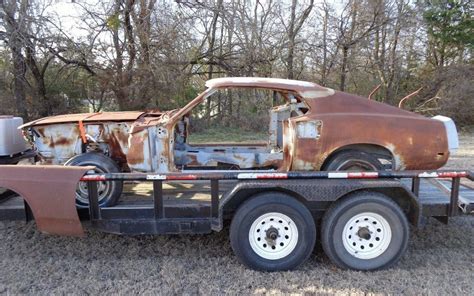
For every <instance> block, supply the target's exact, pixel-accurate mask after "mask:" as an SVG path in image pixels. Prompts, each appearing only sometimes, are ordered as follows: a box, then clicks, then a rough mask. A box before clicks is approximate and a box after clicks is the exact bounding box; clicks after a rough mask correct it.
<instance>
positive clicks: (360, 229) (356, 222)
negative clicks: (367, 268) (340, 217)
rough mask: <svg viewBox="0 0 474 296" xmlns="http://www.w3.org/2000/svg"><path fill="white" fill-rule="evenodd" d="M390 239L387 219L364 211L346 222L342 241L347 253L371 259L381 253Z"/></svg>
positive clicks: (390, 231)
mask: <svg viewBox="0 0 474 296" xmlns="http://www.w3.org/2000/svg"><path fill="white" fill-rule="evenodd" d="M391 240H392V229H391V228H390V224H389V223H388V221H387V220H386V219H385V218H384V217H382V216H381V215H379V214H376V213H372V212H365V213H361V214H358V215H356V216H354V217H352V218H351V219H349V221H348V222H347V223H346V225H345V226H344V230H343V232H342V242H343V244H344V248H345V249H346V251H347V252H349V254H351V255H352V256H354V257H356V258H359V259H366V260H368V259H373V258H377V257H378V256H380V255H382V254H383V253H384V252H385V251H386V250H387V248H388V246H389V245H390V242H391Z"/></svg>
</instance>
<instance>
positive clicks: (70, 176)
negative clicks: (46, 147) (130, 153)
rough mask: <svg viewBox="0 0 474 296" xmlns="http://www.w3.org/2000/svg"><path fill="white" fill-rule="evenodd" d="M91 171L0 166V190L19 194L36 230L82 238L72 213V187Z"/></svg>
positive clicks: (74, 213)
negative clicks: (31, 215)
mask: <svg viewBox="0 0 474 296" xmlns="http://www.w3.org/2000/svg"><path fill="white" fill-rule="evenodd" d="M93 169H94V167H65V166H40V165H24V166H23V165H21V166H20V165H4V166H0V187H2V188H5V189H8V190H11V191H14V192H16V193H17V194H19V195H20V196H21V197H22V198H23V199H24V200H25V201H26V203H27V204H28V206H29V207H30V208H31V211H32V213H33V217H34V219H35V221H36V225H37V227H38V230H40V231H41V232H44V233H47V234H58V235H70V236H83V235H84V230H83V228H82V225H81V222H80V220H79V216H78V214H77V209H76V202H75V199H76V187H77V183H78V182H79V180H80V179H81V177H82V176H83V175H84V174H85V173H86V172H87V171H89V170H93Z"/></svg>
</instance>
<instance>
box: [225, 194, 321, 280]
mask: <svg viewBox="0 0 474 296" xmlns="http://www.w3.org/2000/svg"><path fill="white" fill-rule="evenodd" d="M265 224H266V225H265ZM315 242H316V227H315V223H314V219H313V216H312V215H311V213H310V211H309V210H308V208H307V207H306V206H305V205H304V204H302V203H301V202H299V201H297V200H296V199H294V198H293V197H292V196H289V195H287V194H284V193H280V192H266V193H261V194H258V195H256V196H255V197H253V198H251V199H250V200H248V201H246V202H244V203H243V204H242V205H241V206H240V207H239V208H238V210H237V212H236V213H235V215H234V217H233V219H232V222H231V226H230V243H231V247H232V249H233V250H234V253H235V255H236V256H237V258H238V259H239V260H240V261H241V262H242V263H243V264H245V265H247V266H248V267H250V268H252V269H256V270H262V271H279V270H290V269H294V268H296V267H298V266H299V265H301V264H302V263H303V262H305V261H306V260H307V259H308V258H309V256H310V255H311V253H312V251H313V249H314V244H315Z"/></svg>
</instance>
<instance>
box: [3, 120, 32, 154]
mask: <svg viewBox="0 0 474 296" xmlns="http://www.w3.org/2000/svg"><path fill="white" fill-rule="evenodd" d="M22 124H23V119H22V118H21V117H13V116H9V115H2V116H0V156H7V155H13V154H17V153H20V152H23V151H25V150H26V141H25V139H24V138H23V135H22V133H21V130H20V129H18V127H19V126H20V125H22Z"/></svg>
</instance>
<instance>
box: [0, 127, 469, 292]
mask: <svg viewBox="0 0 474 296" xmlns="http://www.w3.org/2000/svg"><path fill="white" fill-rule="evenodd" d="M461 143H462V146H464V148H463V149H461V150H460V153H459V154H458V155H457V156H456V157H453V159H452V160H451V161H450V163H449V164H448V167H453V168H454V167H466V166H471V167H472V164H473V159H474V158H473V157H472V156H473V154H474V140H473V137H472V135H466V136H463V137H461ZM466 147H468V148H466ZM469 158H470V159H469ZM473 243H474V219H473V217H472V216H470V217H456V218H452V219H451V220H450V223H449V225H444V224H441V223H439V222H437V221H436V220H434V219H430V220H428V222H427V224H426V225H425V226H424V228H422V229H413V230H412V231H411V235H410V243H409V247H408V251H407V253H406V254H405V256H403V257H402V259H401V261H400V262H399V263H398V264H397V265H395V266H394V267H392V268H390V269H388V270H383V271H377V272H356V271H346V270H341V269H338V268H336V267H335V266H334V265H333V264H331V262H330V261H329V260H328V259H327V257H326V256H325V255H324V254H323V253H322V251H321V248H320V247H317V248H316V250H315V252H314V254H313V256H311V258H310V260H309V261H308V262H307V263H305V264H304V265H303V266H302V267H300V268H299V269H298V270H295V271H291V272H275V273H264V272H256V271H252V270H249V269H246V268H245V267H244V266H242V265H241V264H240V263H239V262H238V261H237V259H236V258H235V256H234V255H233V253H232V251H231V248H230V244H229V240H228V230H224V231H222V232H220V233H214V234H211V235H203V236H138V237H124V236H116V235H111V234H104V233H100V232H97V231H94V230H88V231H87V236H86V237H85V238H69V237H57V236H47V235H43V234H41V233H39V232H38V231H37V230H36V226H35V224H34V223H28V224H25V223H23V222H0V254H2V256H1V261H0V270H1V276H0V293H1V294H35V295H51V294H71V293H73V294H83V295H87V294H99V293H100V294H103V293H104V294H138V293H143V294H224V293H228V294H282V293H285V294H290V293H291V294H321V293H322V294H336V293H337V294H356V295H358V294H367V293H368V294H409V295H413V294H436V295H449V294H454V295H468V294H471V295H472V293H473V291H474V247H473V245H474V244H473Z"/></svg>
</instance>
